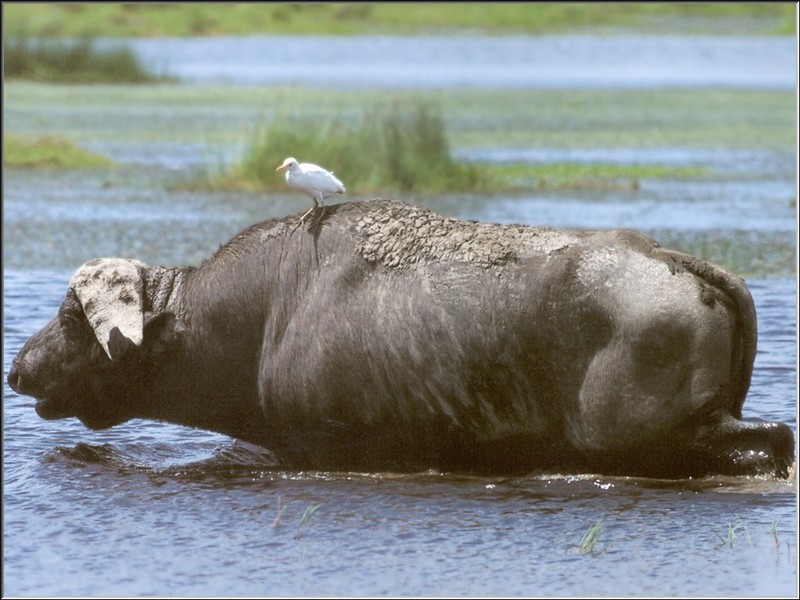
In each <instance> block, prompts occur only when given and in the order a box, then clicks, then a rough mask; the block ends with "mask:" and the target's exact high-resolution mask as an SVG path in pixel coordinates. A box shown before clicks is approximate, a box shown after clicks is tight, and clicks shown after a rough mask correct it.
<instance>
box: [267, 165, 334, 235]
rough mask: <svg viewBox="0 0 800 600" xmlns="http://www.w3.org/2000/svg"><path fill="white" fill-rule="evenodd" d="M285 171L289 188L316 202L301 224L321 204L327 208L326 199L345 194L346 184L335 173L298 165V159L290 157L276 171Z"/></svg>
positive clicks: (316, 167)
mask: <svg viewBox="0 0 800 600" xmlns="http://www.w3.org/2000/svg"><path fill="white" fill-rule="evenodd" d="M283 169H286V183H288V184H289V187H291V188H294V189H296V190H298V191H300V192H303V193H304V194H306V195H307V196H310V197H311V199H312V200H313V201H314V206H312V207H311V208H310V209H308V211H307V212H306V214H304V215H303V216H302V217H301V218H300V222H301V223H302V222H303V221H304V220H305V218H306V217H307V216H308V214H309V213H310V212H311V211H312V210H314V209H315V208H317V207H318V206H319V205H320V204H322V205H323V206H325V203H324V202H323V200H325V198H330V197H331V196H335V195H337V194H343V193H344V192H345V189H344V184H343V183H342V182H341V181H339V180H338V179H337V178H336V177H334V175H333V171H328V170H326V169H323V168H322V167H320V166H317V165H312V164H311V163H298V162H297V159H295V158H293V157H291V156H290V157H289V158H287V159H286V160H284V161H283V164H282V165H280V166H279V167H278V168H277V169H275V170H276V171H281V170H283Z"/></svg>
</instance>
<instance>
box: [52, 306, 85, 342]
mask: <svg viewBox="0 0 800 600" xmlns="http://www.w3.org/2000/svg"><path fill="white" fill-rule="evenodd" d="M58 323H59V325H60V326H61V333H63V334H64V337H65V338H66V339H67V341H68V342H70V343H78V342H81V341H82V340H84V339H85V338H86V321H85V319H83V315H80V316H79V315H76V314H75V313H73V312H72V311H66V310H63V311H59V314H58Z"/></svg>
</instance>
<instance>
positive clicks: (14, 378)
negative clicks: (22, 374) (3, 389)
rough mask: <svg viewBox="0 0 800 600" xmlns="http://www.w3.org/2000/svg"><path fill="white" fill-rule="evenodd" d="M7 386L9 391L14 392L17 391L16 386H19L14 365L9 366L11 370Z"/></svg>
mask: <svg viewBox="0 0 800 600" xmlns="http://www.w3.org/2000/svg"><path fill="white" fill-rule="evenodd" d="M8 385H9V386H11V389H12V390H14V391H15V392H16V391H17V386H18V385H19V369H17V367H16V365H11V370H10V371H9V372H8Z"/></svg>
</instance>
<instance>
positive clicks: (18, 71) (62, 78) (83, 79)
mask: <svg viewBox="0 0 800 600" xmlns="http://www.w3.org/2000/svg"><path fill="white" fill-rule="evenodd" d="M3 68H4V75H5V77H6V78H11V79H13V78H17V79H31V80H35V81H45V82H52V83H147V82H154V81H160V80H165V79H166V78H165V77H159V76H156V75H153V74H151V73H149V72H148V71H147V70H146V69H145V68H144V67H143V66H142V65H141V63H140V62H139V59H138V58H136V55H135V54H134V53H133V51H131V50H130V49H129V48H126V47H124V46H115V47H111V48H105V49H98V48H97V47H96V45H95V43H94V41H92V40H91V39H80V40H73V41H59V40H43V39H33V38H30V37H26V36H18V37H10V38H8V39H6V40H4V41H3Z"/></svg>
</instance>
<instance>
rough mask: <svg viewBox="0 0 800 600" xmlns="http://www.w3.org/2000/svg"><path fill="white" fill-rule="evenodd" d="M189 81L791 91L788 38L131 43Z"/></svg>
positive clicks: (158, 66) (159, 67)
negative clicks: (742, 88) (747, 88)
mask: <svg viewBox="0 0 800 600" xmlns="http://www.w3.org/2000/svg"><path fill="white" fill-rule="evenodd" d="M130 43H131V44H132V47H133V49H134V51H135V52H136V53H137V54H138V55H139V56H140V57H141V58H142V60H143V62H144V64H146V65H148V66H149V67H150V68H151V69H152V70H154V71H156V72H159V73H162V72H166V73H169V74H171V75H173V76H176V77H179V78H180V79H181V80H183V81H188V82H192V83H203V84H208V83H219V82H225V83H231V84H243V85H256V84H272V85H313V86H319V87H327V88H352V87H356V88H365V87H370V88H428V89H430V88H450V87H483V88H535V87H549V88H555V87H577V86H580V87H589V88H593V87H615V88H619V87H663V86H684V87H687V86H688V87H692V86H698V85H700V86H708V85H714V86H750V87H761V88H784V89H786V88H789V89H791V88H794V87H795V84H796V77H795V63H794V57H795V44H794V40H793V39H792V38H791V37H780V38H778V37H760V38H752V37H729V36H726V37H704V36H692V37H683V36H669V35H664V36H636V35H620V36H613V37H596V36H581V35H574V36H556V37H551V36H542V37H527V36H508V37H481V36H474V35H468V36H467V35H464V36H451V37H446V38H444V37H400V36H392V37H385V36H359V37H326V36H315V37H307V36H272V37H266V36H251V37H235V38H226V37H215V38H196V39H167V40H164V39H157V40H155V39H154V40H131V41H130Z"/></svg>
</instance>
